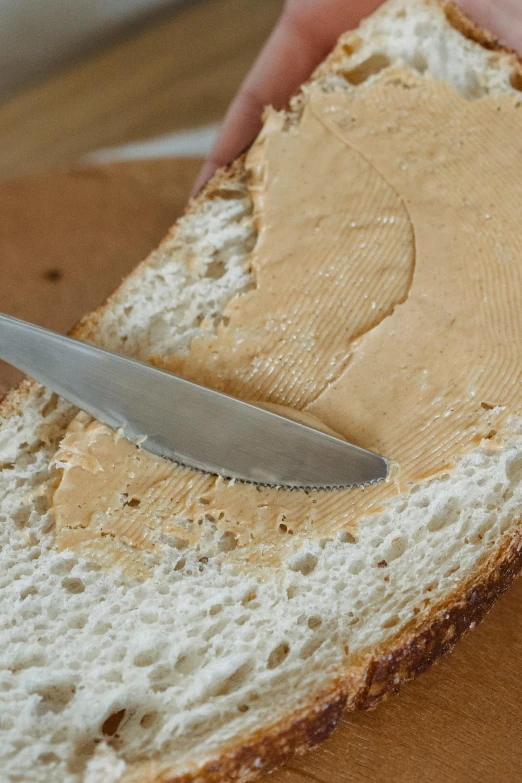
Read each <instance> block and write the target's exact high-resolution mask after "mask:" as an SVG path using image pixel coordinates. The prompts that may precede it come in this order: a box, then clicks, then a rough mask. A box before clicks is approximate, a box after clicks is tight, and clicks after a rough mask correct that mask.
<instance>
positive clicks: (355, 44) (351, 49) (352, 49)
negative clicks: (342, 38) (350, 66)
mask: <svg viewBox="0 0 522 783" xmlns="http://www.w3.org/2000/svg"><path fill="white" fill-rule="evenodd" d="M361 46H362V38H359V36H358V35H352V36H351V37H350V39H349V40H348V41H346V43H344V44H343V51H344V53H345V54H346V55H348V57H351V56H352V54H355V53H356V52H358V51H359V49H360V48H361Z"/></svg>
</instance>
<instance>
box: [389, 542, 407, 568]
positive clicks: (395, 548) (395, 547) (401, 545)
mask: <svg viewBox="0 0 522 783" xmlns="http://www.w3.org/2000/svg"><path fill="white" fill-rule="evenodd" d="M407 549H408V539H407V538H405V537H404V536H397V537H396V538H394V539H393V540H392V542H391V546H390V548H389V549H388V551H387V553H386V560H387V561H388V563H391V562H392V561H393V560H397V559H398V558H399V557H402V555H403V554H404V553H405V552H406V550H407Z"/></svg>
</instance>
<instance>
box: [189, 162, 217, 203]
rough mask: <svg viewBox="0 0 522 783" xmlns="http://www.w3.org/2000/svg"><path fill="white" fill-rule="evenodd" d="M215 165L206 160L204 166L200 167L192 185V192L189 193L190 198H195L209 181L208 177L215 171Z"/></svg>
mask: <svg viewBox="0 0 522 783" xmlns="http://www.w3.org/2000/svg"><path fill="white" fill-rule="evenodd" d="M216 168H217V167H216V165H215V164H214V163H213V162H212V161H211V160H206V161H205V162H204V164H203V165H202V167H201V169H200V171H199V174H198V176H197V177H196V180H195V182H194V184H193V185H192V190H191V191H190V198H195V197H196V196H197V195H198V193H199V192H200V191H201V190H202V189H203V188H204V187H205V185H206V184H207V182H208V181H209V179H210V177H211V176H212V174H213V173H214V172H215V170H216Z"/></svg>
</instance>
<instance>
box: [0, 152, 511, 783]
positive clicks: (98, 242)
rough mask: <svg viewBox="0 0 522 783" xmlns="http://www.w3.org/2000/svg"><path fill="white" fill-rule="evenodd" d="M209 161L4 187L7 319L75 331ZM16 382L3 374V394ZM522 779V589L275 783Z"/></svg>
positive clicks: (98, 170)
mask: <svg viewBox="0 0 522 783" xmlns="http://www.w3.org/2000/svg"><path fill="white" fill-rule="evenodd" d="M198 166H199V161H197V160H181V161H176V160H165V161H148V162H137V163H119V164H113V165H110V166H104V167H92V168H83V169H77V170H73V171H69V172H63V173H57V174H48V175H42V176H39V177H34V178H30V177H25V178H21V179H18V180H12V181H10V182H9V181H8V182H4V183H0V310H1V311H4V312H7V313H11V314H13V315H17V316H19V317H22V318H27V319H29V320H31V321H34V322H35V323H38V324H42V325H45V326H49V327H51V328H54V329H57V330H61V331H64V330H66V329H68V328H69V327H70V326H72V324H73V323H74V322H75V321H76V320H77V319H78V318H79V317H80V316H81V315H82V314H83V313H85V312H86V311H88V310H90V309H92V308H93V307H95V306H96V305H98V304H100V303H101V302H102V301H103V299H104V297H105V296H106V295H107V294H109V293H110V291H111V290H112V289H113V288H114V287H115V286H116V285H117V284H118V283H119V282H120V280H121V278H122V277H123V276H124V275H125V274H126V273H127V272H128V271H129V270H130V269H131V268H132V267H133V266H134V265H135V264H136V263H137V262H138V261H140V260H141V259H142V258H143V257H144V256H145V255H146V254H147V252H148V251H149V250H150V249H152V248H153V247H154V246H155V245H156V244H157V243H158V241H159V240H160V239H161V237H162V236H163V235H164V234H165V232H166V229H167V228H168V226H169V225H170V224H171V223H172V222H173V221H174V220H175V218H176V217H177V216H178V215H179V214H180V212H181V210H182V209H183V206H184V203H185V201H186V198H187V194H188V190H189V188H190V183H191V182H192V180H193V178H194V176H195V173H196V171H197V169H198ZM14 379H15V374H14V373H13V372H12V371H11V370H8V369H7V368H6V367H5V365H4V366H3V367H1V366H0V393H1V390H2V388H3V389H5V388H7V386H8V385H9V384H10V383H12V382H13V381H14ZM268 780H269V781H270V783H306V781H310V780H311V781H315V783H323V781H324V783H348V781H349V782H350V783H410V782H411V783H433V781H436V783H486V782H489V781H491V783H504V782H509V783H511V782H513V783H515V781H516V782H517V783H518V782H519V781H521V780H522V580H520V581H519V582H518V583H516V584H515V585H514V586H513V587H512V588H511V589H510V590H509V591H508V593H507V595H506V596H504V597H503V598H502V599H501V600H500V601H499V603H498V605H497V606H496V607H495V608H494V610H493V611H492V613H491V614H490V616H489V617H488V618H486V620H485V621H484V623H483V624H482V625H481V626H480V627H479V628H477V629H476V630H475V631H473V633H472V634H470V635H469V637H468V638H467V639H465V640H463V641H462V642H461V643H460V644H459V645H458V647H457V649H456V650H455V652H454V653H453V654H452V655H451V656H450V657H449V658H447V659H445V660H443V661H442V662H441V663H440V664H439V665H438V666H435V667H434V668H433V669H431V671H429V672H427V673H426V674H424V675H422V677H421V678H420V679H419V680H418V681H416V682H414V683H412V684H409V685H407V686H405V687H404V688H403V691H402V692H401V694H400V695H399V696H396V697H393V698H391V699H390V700H389V701H387V702H386V703H384V704H382V705H381V706H380V707H378V708H377V709H376V710H375V711H373V712H371V713H365V714H358V715H352V716H348V717H346V718H345V719H344V721H343V722H342V724H341V726H340V727H339V728H338V729H337V730H336V731H335V732H334V734H333V735H332V737H331V738H330V740H328V741H327V742H326V743H325V744H324V745H322V746H321V747H320V748H317V749H316V750H314V751H312V752H310V753H308V754H307V755H306V756H304V757H302V758H300V759H298V760H296V761H293V762H291V763H290V764H287V765H286V767H284V768H283V769H281V770H280V771H279V772H277V773H275V774H274V775H272V776H270V778H269V779H267V781H266V783H268Z"/></svg>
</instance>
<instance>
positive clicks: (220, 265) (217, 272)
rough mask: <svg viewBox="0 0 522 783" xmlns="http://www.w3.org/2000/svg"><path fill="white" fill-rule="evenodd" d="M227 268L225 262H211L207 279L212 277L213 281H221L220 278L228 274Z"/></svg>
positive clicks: (207, 270) (206, 273)
mask: <svg viewBox="0 0 522 783" xmlns="http://www.w3.org/2000/svg"><path fill="white" fill-rule="evenodd" d="M226 271H227V270H226V267H225V264H224V262H223V261H211V262H210V264H208V266H207V269H206V272H205V277H211V278H212V279H213V280H219V278H220V277H223V275H224V274H225V272H226Z"/></svg>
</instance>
